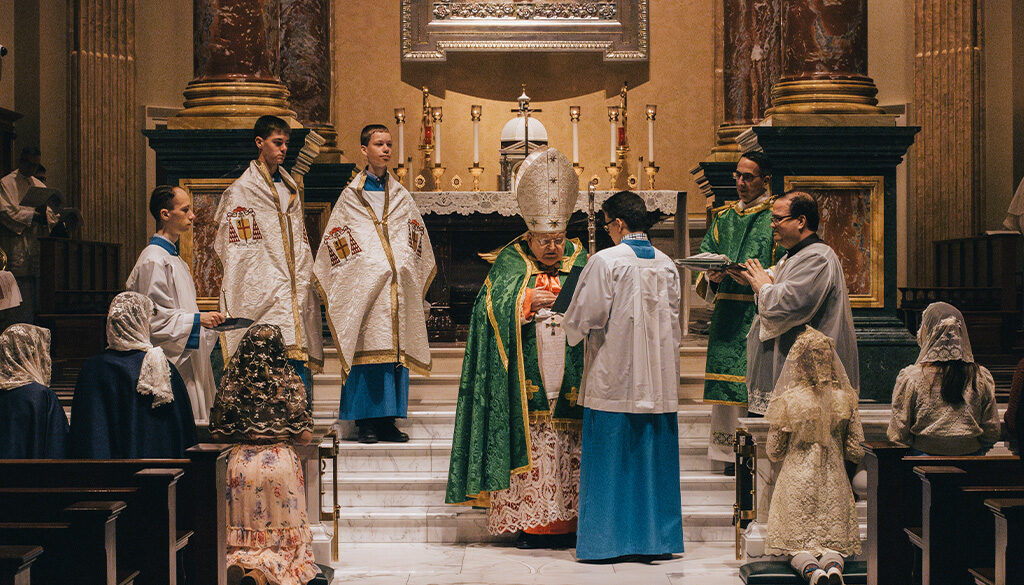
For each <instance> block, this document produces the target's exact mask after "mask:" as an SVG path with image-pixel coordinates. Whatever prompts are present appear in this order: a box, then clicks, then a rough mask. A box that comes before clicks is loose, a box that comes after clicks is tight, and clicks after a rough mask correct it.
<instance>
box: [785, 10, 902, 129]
mask: <svg viewBox="0 0 1024 585" xmlns="http://www.w3.org/2000/svg"><path fill="white" fill-rule="evenodd" d="M780 16H781V26H780V35H781V39H782V40H781V42H782V56H781V65H782V77H781V79H780V80H779V82H778V83H777V84H775V86H774V87H773V88H772V108H771V110H769V112H768V113H769V114H881V113H882V110H881V108H879V107H878V106H877V104H878V100H877V99H875V95H876V94H877V93H878V90H877V89H876V88H875V83H874V81H872V80H871V78H870V77H868V76H867V72H868V40H867V39H868V3H867V0H787V1H786V2H783V3H782V8H781V14H780Z"/></svg>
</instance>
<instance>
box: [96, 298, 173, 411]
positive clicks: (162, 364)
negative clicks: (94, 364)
mask: <svg viewBox="0 0 1024 585" xmlns="http://www.w3.org/2000/svg"><path fill="white" fill-rule="evenodd" d="M154 311H155V307H154V306H153V301H151V300H150V299H149V297H147V296H145V295H141V294H139V293H136V292H123V293H121V294H119V295H117V296H116V297H114V300H113V301H111V303H110V310H109V311H108V312H107V347H109V348H110V349H114V350H117V351H131V350H141V351H144V352H146V357H145V358H143V360H142V370H141V371H140V372H139V382H138V384H136V386H135V389H136V390H137V391H138V392H139V394H152V395H153V408H156V407H158V406H161V405H163V404H167V403H169V402H171V401H173V400H174V392H173V391H172V390H171V366H170V363H168V361H167V356H166V355H164V350H162V349H160V348H159V347H154V346H153V344H152V343H150V341H149V327H150V324H149V321H150V319H152V318H153V315H154Z"/></svg>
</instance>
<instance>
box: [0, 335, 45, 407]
mask: <svg viewBox="0 0 1024 585" xmlns="http://www.w3.org/2000/svg"><path fill="white" fill-rule="evenodd" d="M50 364H51V362H50V330H49V329H43V328H42V327H36V326H35V325H29V324H28V323H15V324H14V325H11V326H10V327H8V328H7V329H5V330H4V332H3V333H0V390H11V389H13V388H20V387H22V386H24V385H26V384H29V383H31V382H36V383H37V384H42V385H43V386H47V387H49V385H50Z"/></svg>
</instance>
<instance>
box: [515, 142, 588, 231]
mask: <svg viewBox="0 0 1024 585" xmlns="http://www.w3.org/2000/svg"><path fill="white" fill-rule="evenodd" d="M514 190H515V193H516V199H517V200H518V201H519V214H520V215H522V216H523V219H524V220H526V227H527V229H529V230H530V231H531V232H540V233H554V232H564V231H565V230H566V228H567V227H568V225H569V216H570V215H572V212H573V209H575V208H576V199H577V198H578V197H579V196H580V184H579V177H577V176H576V171H574V170H573V168H572V163H571V162H569V159H567V158H566V157H565V155H564V154H562V153H561V152H559V151H558V150H555V149H554V148H545V149H543V150H537V151H534V152H533V153H531V154H530V156H528V157H526V160H524V161H523V164H522V165H520V167H519V171H518V172H517V173H516V181H515V187H514Z"/></svg>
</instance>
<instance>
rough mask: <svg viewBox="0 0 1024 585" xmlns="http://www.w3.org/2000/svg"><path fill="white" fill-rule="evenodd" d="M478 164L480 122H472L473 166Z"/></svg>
mask: <svg viewBox="0 0 1024 585" xmlns="http://www.w3.org/2000/svg"><path fill="white" fill-rule="evenodd" d="M479 163H480V120H474V121H473V166H478V164H479Z"/></svg>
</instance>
